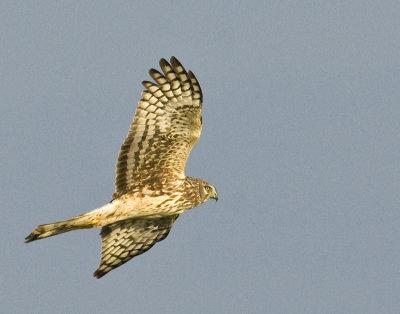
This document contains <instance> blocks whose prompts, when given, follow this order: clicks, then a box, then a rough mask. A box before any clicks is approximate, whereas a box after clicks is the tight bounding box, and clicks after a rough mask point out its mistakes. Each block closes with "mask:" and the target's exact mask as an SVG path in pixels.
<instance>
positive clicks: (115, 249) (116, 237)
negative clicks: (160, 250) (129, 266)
mask: <svg viewBox="0 0 400 314" xmlns="http://www.w3.org/2000/svg"><path fill="white" fill-rule="evenodd" d="M178 216H179V215H172V216H166V217H162V218H154V219H143V218H134V219H128V220H123V221H119V222H115V223H113V224H110V225H107V226H105V227H103V228H102V229H101V233H100V234H101V237H102V239H103V242H102V248H101V261H100V266H99V268H98V269H97V270H96V271H95V272H94V274H93V276H94V277H97V278H101V277H103V276H104V275H105V274H107V273H108V272H109V271H111V270H113V269H114V268H116V267H118V266H121V265H122V264H124V263H126V262H127V261H129V260H130V259H132V258H133V257H135V256H137V255H140V254H142V253H144V252H146V251H147V250H149V249H150V248H151V247H152V246H153V245H154V244H156V243H157V242H159V241H162V240H164V239H165V238H166V237H167V235H168V233H169V231H170V230H171V227H172V224H173V223H174V221H175V220H176V219H177V218H178Z"/></svg>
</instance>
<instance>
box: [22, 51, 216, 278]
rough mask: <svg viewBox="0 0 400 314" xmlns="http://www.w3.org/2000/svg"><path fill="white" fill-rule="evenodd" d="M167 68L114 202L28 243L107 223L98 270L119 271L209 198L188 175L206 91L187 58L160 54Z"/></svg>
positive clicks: (127, 152)
mask: <svg viewBox="0 0 400 314" xmlns="http://www.w3.org/2000/svg"><path fill="white" fill-rule="evenodd" d="M160 66H161V69H162V71H163V74H161V73H160V72H158V71H157V70H154V69H151V70H150V71H149V73H150V76H151V77H152V78H153V80H154V83H152V82H148V81H144V82H143V85H144V87H145V88H146V90H144V91H143V93H142V97H143V98H142V99H141V100H140V101H139V106H138V108H137V110H136V114H135V117H134V119H133V123H132V125H131V127H130V129H129V133H128V136H127V138H126V139H125V142H124V143H123V145H122V146H121V151H120V153H119V156H118V161H117V166H116V168H117V174H116V179H115V191H114V194H113V196H112V201H111V202H110V203H108V204H106V205H104V206H102V207H100V208H98V209H95V210H93V211H90V212H88V213H86V214H83V215H80V216H77V217H75V218H72V219H69V220H65V221H61V222H56V223H51V224H46V225H40V226H38V227H37V228H36V229H35V230H34V231H33V232H32V233H31V234H30V235H28V236H27V237H26V242H31V241H34V240H38V239H42V238H46V237H49V236H53V235H56V234H60V233H63V232H67V231H71V230H76V229H84V228H92V227H102V230H101V233H100V234H101V237H102V256H101V261H100V266H99V268H98V269H97V270H96V271H95V273H94V274H93V275H94V276H95V277H97V278H100V277H102V276H104V275H105V274H107V273H108V272H109V271H111V270H112V269H114V268H116V267H118V266H120V265H122V264H124V263H126V262H127V261H128V260H130V259H131V258H133V257H134V256H137V255H139V254H142V253H144V252H146V251H147V250H149V249H150V248H151V247H152V246H153V245H154V244H155V243H157V242H159V241H161V240H163V239H165V238H166V236H167V235H168V233H169V231H170V230H171V227H172V224H173V223H174V221H175V220H176V219H177V218H178V216H179V214H180V213H182V212H184V211H186V210H188V209H191V208H193V207H196V206H198V205H200V204H202V203H204V202H205V201H207V200H208V199H209V198H214V199H218V194H217V192H216V190H215V188H214V187H213V186H212V185H210V184H209V183H207V182H205V181H203V180H200V179H197V178H192V177H186V176H185V165H186V161H187V159H188V157H189V154H190V151H191V150H192V148H193V146H194V145H195V143H196V142H197V140H198V139H199V137H200V133H201V128H202V118H201V108H202V98H203V97H202V93H201V89H200V85H199V83H198V81H197V79H196V77H195V76H194V74H193V73H192V72H190V71H189V72H186V70H185V69H184V68H183V66H182V65H181V64H180V62H179V61H178V60H177V59H176V58H175V57H172V58H171V63H168V62H167V61H166V60H165V59H161V60H160Z"/></svg>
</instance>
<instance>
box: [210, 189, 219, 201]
mask: <svg viewBox="0 0 400 314" xmlns="http://www.w3.org/2000/svg"><path fill="white" fill-rule="evenodd" d="M211 198H213V199H215V201H216V202H218V193H217V191H215V193H214V195H213V196H211Z"/></svg>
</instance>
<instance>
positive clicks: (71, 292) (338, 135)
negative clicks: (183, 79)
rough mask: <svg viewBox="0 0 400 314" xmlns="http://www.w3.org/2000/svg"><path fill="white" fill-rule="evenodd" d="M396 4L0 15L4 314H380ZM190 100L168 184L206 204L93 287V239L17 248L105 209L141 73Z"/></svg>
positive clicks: (103, 4) (110, 6) (395, 194)
mask: <svg viewBox="0 0 400 314" xmlns="http://www.w3.org/2000/svg"><path fill="white" fill-rule="evenodd" d="M399 16H400V2H399V1H260V2H257V1H253V2H251V1H250V2H245V1H243V2H241V1H219V2H214V1H184V2H183V1H182V2H178V1H171V2H169V3H168V4H167V1H165V2H161V1H160V2H159V3H151V1H137V2H136V1H113V2H110V1H96V2H83V1H79V2H75V1H57V2H54V1H21V2H16V1H2V2H1V4H0V36H1V42H2V44H1V46H0V69H1V70H0V73H1V80H0V82H1V83H0V98H1V105H0V121H1V123H0V134H1V135H2V136H1V145H0V154H1V160H2V162H1V164H0V170H1V174H0V177H1V179H0V180H1V189H0V200H1V203H2V205H1V210H0V219H1V222H2V228H1V229H0V245H1V253H0V255H1V257H0V260H1V268H2V271H1V272H0V281H1V285H0V295H1V296H2V297H1V299H2V301H1V306H0V307H1V309H2V312H5V313H110V312H114V313H155V312H163V313H261V312H264V313H398V309H399V308H400V298H399V295H400V250H399V243H400V211H399V203H400V202H399V201H400V197H399V189H400V163H399V160H400V146H399V144H400V124H399V121H400V105H399V100H400V89H399V86H400V38H399V37H400V35H399V34H400V22H399V21H400V19H399ZM171 55H174V56H176V57H177V58H178V59H179V60H180V61H181V62H182V63H183V65H184V66H185V67H186V68H187V69H191V70H193V71H194V73H195V74H196V76H197V77H198V79H199V81H200V84H201V86H202V89H203V93H204V107H203V108H204V113H203V123H204V127H203V133H202V137H201V139H200V141H199V142H198V144H197V145H196V147H195V148H194V150H193V151H192V154H191V156H190V159H189V162H188V165H187V169H186V173H187V174H188V175H191V176H196V177H200V178H203V179H205V180H207V181H209V182H211V183H212V184H214V185H215V186H216V187H217V189H218V192H219V196H220V201H219V202H218V203H215V202H214V201H210V202H207V203H206V204H204V205H202V206H200V207H198V208H196V209H193V210H192V211H189V212H187V213H185V214H183V215H182V216H181V217H180V218H179V219H178V220H177V222H176V223H175V224H174V227H173V229H172V231H171V233H170V235H169V236H168V238H167V239H166V240H165V241H163V242H160V243H158V244H157V245H156V246H155V247H154V248H153V249H151V250H150V251H148V252H147V253H146V254H144V255H142V256H139V257H137V258H134V259H133V260H132V261H130V262H129V263H127V264H125V265H123V266H121V267H120V268H118V269H116V270H114V271H112V272H111V273H110V274H108V275H107V276H105V277H104V278H102V279H101V280H96V279H94V278H93V277H92V273H93V271H94V270H95V269H96V268H97V266H98V263H99V257H100V236H99V235H98V233H99V230H94V229H92V230H84V231H76V232H71V233H67V234H63V235H59V236H56V237H53V238H49V239H45V240H41V241H37V242H34V243H31V244H24V243H23V242H24V241H23V240H24V237H25V236H26V235H27V234H29V233H30V232H31V231H32V230H33V229H34V228H35V227H36V226H37V225H38V224H42V223H48V222H53V221H58V220H62V219H67V218H70V217H72V216H75V215H77V214H81V213H83V212H86V211H89V210H91V209H94V208H96V207H99V206H101V205H103V204H105V203H106V202H108V201H109V200H110V198H111V194H112V192H113V189H114V176H115V162H116V157H117V154H118V151H119V148H120V145H121V144H122V141H123V140H124V138H125V136H126V134H127V132H128V129H129V125H130V123H131V121H132V117H133V114H134V112H135V108H136V106H137V101H138V100H139V99H140V92H141V90H142V87H141V84H140V82H141V81H142V80H148V79H149V76H148V74H147V71H148V69H149V68H151V67H158V60H159V59H160V58H162V57H164V58H169V57H170V56H171Z"/></svg>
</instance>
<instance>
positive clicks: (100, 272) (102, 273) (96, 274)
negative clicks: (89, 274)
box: [93, 269, 107, 279]
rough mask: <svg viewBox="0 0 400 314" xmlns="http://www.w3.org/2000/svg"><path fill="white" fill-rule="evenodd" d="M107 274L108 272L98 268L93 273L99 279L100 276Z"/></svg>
mask: <svg viewBox="0 0 400 314" xmlns="http://www.w3.org/2000/svg"><path fill="white" fill-rule="evenodd" d="M105 274H107V273H106V272H104V271H101V270H99V269H98V270H96V271H95V272H94V273H93V277H95V278H97V279H100V278H101V277H103V276H104V275H105Z"/></svg>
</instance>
